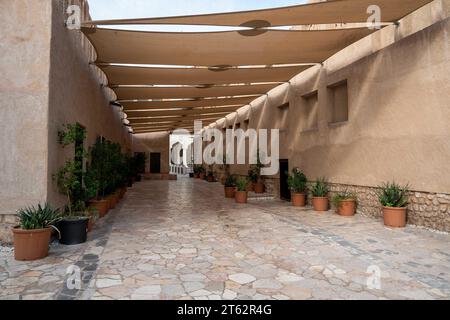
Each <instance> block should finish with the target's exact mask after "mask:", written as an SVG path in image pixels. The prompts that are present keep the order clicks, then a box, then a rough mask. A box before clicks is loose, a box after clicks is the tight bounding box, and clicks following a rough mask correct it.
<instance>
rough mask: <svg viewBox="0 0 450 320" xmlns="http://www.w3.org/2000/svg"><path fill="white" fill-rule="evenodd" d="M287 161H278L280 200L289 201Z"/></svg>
mask: <svg viewBox="0 0 450 320" xmlns="http://www.w3.org/2000/svg"><path fill="white" fill-rule="evenodd" d="M288 174H289V160H286V159H283V160H280V198H281V199H283V200H287V201H291V191H290V190H289V186H288Z"/></svg>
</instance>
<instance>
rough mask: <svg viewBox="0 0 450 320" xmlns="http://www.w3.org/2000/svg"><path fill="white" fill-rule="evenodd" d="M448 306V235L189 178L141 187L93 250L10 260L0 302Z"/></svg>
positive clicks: (101, 230) (103, 225)
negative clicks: (406, 302)
mask: <svg viewBox="0 0 450 320" xmlns="http://www.w3.org/2000/svg"><path fill="white" fill-rule="evenodd" d="M73 265H75V266H76V267H75V269H74V268H73V267H72V269H69V274H67V270H68V269H67V268H69V267H70V266H73ZM77 268H79V269H77ZM73 270H75V271H76V270H81V286H80V287H78V288H77V287H76V286H75V288H73V287H71V286H70V284H74V283H75V284H76V279H77V277H76V273H75V274H74V273H70V272H71V271H73ZM378 270H379V271H380V272H381V278H380V281H379V285H380V289H376V287H377V286H376V285H377V281H376V279H377V278H376V273H377V271H378ZM368 271H371V272H375V273H373V274H372V275H375V276H372V277H371V278H369V276H370V273H368ZM74 275H75V276H74ZM74 279H75V280H74ZM368 279H369V283H371V284H372V285H373V286H375V288H374V287H372V289H370V288H368V286H367V282H368ZM371 279H372V281H370V280H371ZM74 281H75V282H74ZM68 284H69V286H68ZM449 297H450V236H449V235H445V234H438V233H434V232H430V231H427V230H423V229H418V228H415V227H408V228H406V229H404V230H392V229H388V228H385V227H383V225H382V223H381V222H380V221H377V220H373V219H370V218H365V217H361V216H356V217H353V218H343V217H339V216H337V215H336V214H334V213H333V212H331V211H330V212H328V213H325V214H319V213H316V212H314V211H312V210H307V209H305V210H301V209H298V208H293V207H291V206H290V205H289V203H285V202H281V201H276V200H251V201H250V203H249V204H247V205H237V204H235V203H234V201H233V200H229V199H225V198H224V197H223V189H222V186H221V185H220V184H218V183H212V184H211V183H207V182H203V181H198V180H192V179H186V178H182V179H180V180H179V181H146V182H141V183H139V184H136V185H135V186H134V187H133V188H132V189H130V190H129V192H128V194H127V196H126V198H125V200H124V201H123V203H122V204H121V205H119V206H118V207H117V208H116V210H114V211H113V212H112V213H111V214H110V215H108V216H107V218H106V219H103V220H102V221H101V222H100V223H99V224H98V225H97V226H96V229H95V231H94V232H93V233H92V234H91V235H90V239H89V241H88V243H86V244H83V245H80V246H74V247H65V246H60V245H54V246H53V247H52V249H51V253H50V256H49V257H48V258H46V259H44V260H41V261H36V262H28V263H24V262H16V261H14V259H13V258H12V256H6V257H5V256H3V257H0V299H448V298H449Z"/></svg>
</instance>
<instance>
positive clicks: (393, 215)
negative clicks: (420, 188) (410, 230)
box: [378, 182, 409, 228]
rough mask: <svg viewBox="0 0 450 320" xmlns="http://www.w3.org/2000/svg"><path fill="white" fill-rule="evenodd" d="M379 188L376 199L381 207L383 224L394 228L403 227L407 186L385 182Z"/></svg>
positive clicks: (406, 202) (404, 223) (404, 224)
mask: <svg viewBox="0 0 450 320" xmlns="http://www.w3.org/2000/svg"><path fill="white" fill-rule="evenodd" d="M379 188H380V190H379V191H378V199H379V201H380V203H381V205H382V206H383V216H384V224H385V225H386V226H388V227H394V228H403V227H405V226H406V207H407V206H408V193H409V185H405V186H400V185H399V184H397V183H395V182H392V183H390V182H387V183H384V184H383V185H382V186H381V187H379Z"/></svg>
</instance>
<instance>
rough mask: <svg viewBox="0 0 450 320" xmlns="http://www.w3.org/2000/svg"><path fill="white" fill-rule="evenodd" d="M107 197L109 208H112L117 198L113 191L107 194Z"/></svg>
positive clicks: (115, 204)
mask: <svg viewBox="0 0 450 320" xmlns="http://www.w3.org/2000/svg"><path fill="white" fill-rule="evenodd" d="M107 199H108V200H109V208H110V209H114V208H115V207H116V206H117V199H116V196H115V194H114V193H113V194H111V195H109V196H108V198H107Z"/></svg>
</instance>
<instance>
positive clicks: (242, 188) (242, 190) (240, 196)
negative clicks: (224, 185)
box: [235, 178, 249, 203]
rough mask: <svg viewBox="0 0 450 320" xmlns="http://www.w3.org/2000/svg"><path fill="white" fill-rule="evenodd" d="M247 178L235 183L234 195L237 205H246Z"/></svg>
mask: <svg viewBox="0 0 450 320" xmlns="http://www.w3.org/2000/svg"><path fill="white" fill-rule="evenodd" d="M248 182H249V180H248V178H240V179H238V180H237V181H236V188H237V190H236V194H235V199H236V202H237V203H247V199H248V191H247V186H248Z"/></svg>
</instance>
